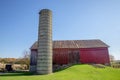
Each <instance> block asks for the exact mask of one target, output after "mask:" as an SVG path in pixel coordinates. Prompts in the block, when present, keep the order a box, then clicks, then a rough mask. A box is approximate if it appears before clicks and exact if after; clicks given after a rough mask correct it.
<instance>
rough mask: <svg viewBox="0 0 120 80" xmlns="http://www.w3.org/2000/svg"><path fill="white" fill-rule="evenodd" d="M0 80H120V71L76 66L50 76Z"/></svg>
mask: <svg viewBox="0 0 120 80" xmlns="http://www.w3.org/2000/svg"><path fill="white" fill-rule="evenodd" d="M0 80H120V69H114V68H110V67H106V68H95V67H93V66H91V65H74V66H72V67H70V68H67V69H65V70H62V71H58V72H55V73H52V74H49V75H32V74H29V73H9V74H3V75H0Z"/></svg>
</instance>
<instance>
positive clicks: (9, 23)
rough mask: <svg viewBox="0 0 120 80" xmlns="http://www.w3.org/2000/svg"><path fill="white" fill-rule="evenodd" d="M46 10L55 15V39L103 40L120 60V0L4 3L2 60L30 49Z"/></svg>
mask: <svg viewBox="0 0 120 80" xmlns="http://www.w3.org/2000/svg"><path fill="white" fill-rule="evenodd" d="M44 8H48V9H51V10H52V12H53V40H84V39H101V40H102V41H104V42H105V43H107V44H108V45H109V46H110V48H109V53H110V54H112V55H114V56H115V58H116V59H120V36H119V35H120V0H0V57H21V56H22V55H23V52H24V51H25V50H29V48H30V46H31V45H32V44H33V43H34V42H35V41H36V40H37V36H38V16H39V15H38V12H39V11H40V10H41V9H44Z"/></svg>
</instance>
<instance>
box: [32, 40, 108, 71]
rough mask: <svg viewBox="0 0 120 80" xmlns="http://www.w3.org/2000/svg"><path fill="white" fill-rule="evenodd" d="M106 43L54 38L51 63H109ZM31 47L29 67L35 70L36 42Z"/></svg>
mask: <svg viewBox="0 0 120 80" xmlns="http://www.w3.org/2000/svg"><path fill="white" fill-rule="evenodd" d="M108 47H109V46H108V45H107V44H105V43H104V42H103V41H101V40H98V39H96V40H56V41H53V64H58V65H63V64H72V63H83V64H86V63H87V64H104V65H110V61H109V52H108ZM30 49H31V58H30V68H31V69H32V71H35V69H36V68H35V67H36V64H37V51H38V42H35V43H34V44H33V45H32V47H31V48H30Z"/></svg>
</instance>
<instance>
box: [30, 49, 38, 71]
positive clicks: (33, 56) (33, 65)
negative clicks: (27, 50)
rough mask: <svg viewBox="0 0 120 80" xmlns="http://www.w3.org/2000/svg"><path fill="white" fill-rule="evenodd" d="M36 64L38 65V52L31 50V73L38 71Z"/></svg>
mask: <svg viewBox="0 0 120 80" xmlns="http://www.w3.org/2000/svg"><path fill="white" fill-rule="evenodd" d="M36 64H37V50H36V49H34V50H31V56H30V72H35V71H36Z"/></svg>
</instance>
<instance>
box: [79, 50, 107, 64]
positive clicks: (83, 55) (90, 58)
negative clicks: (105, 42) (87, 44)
mask: <svg viewBox="0 0 120 80" xmlns="http://www.w3.org/2000/svg"><path fill="white" fill-rule="evenodd" d="M80 62H81V63H96V64H106V63H108V64H109V54H108V49H107V48H84V49H80Z"/></svg>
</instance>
